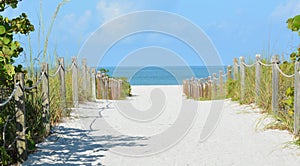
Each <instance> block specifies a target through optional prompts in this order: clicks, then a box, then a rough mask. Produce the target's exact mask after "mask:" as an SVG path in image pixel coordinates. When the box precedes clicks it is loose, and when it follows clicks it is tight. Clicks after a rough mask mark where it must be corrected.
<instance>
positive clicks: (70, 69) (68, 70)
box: [66, 63, 75, 72]
mask: <svg viewBox="0 0 300 166" xmlns="http://www.w3.org/2000/svg"><path fill="white" fill-rule="evenodd" d="M74 66H75V64H74V63H72V65H71V67H70V68H68V69H66V72H70V71H72V69H73V67H74Z"/></svg>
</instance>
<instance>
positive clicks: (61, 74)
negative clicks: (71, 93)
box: [58, 57, 66, 116]
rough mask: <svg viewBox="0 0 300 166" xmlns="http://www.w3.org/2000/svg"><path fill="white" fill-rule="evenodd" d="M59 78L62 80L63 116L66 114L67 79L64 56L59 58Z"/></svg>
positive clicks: (61, 99) (61, 105)
mask: <svg viewBox="0 0 300 166" xmlns="http://www.w3.org/2000/svg"><path fill="white" fill-rule="evenodd" d="M58 64H59V65H60V69H59V80H60V108H61V109H62V111H63V112H62V114H63V116H66V80H65V63H64V58H63V57H60V58H58Z"/></svg>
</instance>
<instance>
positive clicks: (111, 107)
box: [24, 86, 300, 166]
mask: <svg viewBox="0 0 300 166" xmlns="http://www.w3.org/2000/svg"><path fill="white" fill-rule="evenodd" d="M132 90H133V94H134V95H135V96H134V97H131V98H130V99H129V100H127V101H104V100H102V101H98V102H97V103H87V104H84V105H80V109H78V110H77V111H75V112H73V114H72V117H73V118H71V119H70V120H68V121H67V122H65V123H62V124H61V125H60V126H58V127H57V128H58V130H56V133H54V134H53V135H52V136H51V137H49V138H48V141H46V142H44V143H42V144H40V145H39V147H40V148H39V150H38V151H37V152H36V153H34V154H32V155H31V156H30V157H29V159H28V161H27V162H26V163H24V165H48V164H55V165H101V164H102V165H295V166H296V165H297V166H298V165H300V149H297V148H295V147H293V146H289V147H287V148H285V147H284V146H285V145H287V142H289V141H292V136H291V135H290V134H288V133H287V132H286V131H278V130H267V131H263V130H260V127H256V123H257V121H258V119H259V118H261V117H262V115H261V114H259V113H257V110H254V109H252V108H251V107H246V106H240V105H238V104H236V103H234V102H231V101H228V100H226V101H224V102H223V103H224V109H223V113H222V116H220V120H219V123H218V125H217V127H216V129H215V130H214V132H213V133H212V134H211V135H210V136H209V137H208V138H207V139H206V140H205V141H200V134H201V132H203V128H204V126H205V124H206V119H207V117H208V116H209V113H210V111H220V110H211V109H210V108H211V106H212V105H215V104H216V102H212V101H201V102H199V101H198V102H197V101H193V100H188V99H185V98H184V97H182V94H181V87H179V86H147V87H145V86H135V87H133V88H132ZM151 95H152V98H151V97H150V96H151ZM186 105H188V107H186ZM194 106H199V107H198V108H197V107H194ZM180 108H183V110H184V111H185V112H184V111H183V110H182V109H180ZM189 108H196V109H195V110H191V109H189ZM183 112H184V113H183ZM195 112H196V113H195ZM180 119H181V120H180Z"/></svg>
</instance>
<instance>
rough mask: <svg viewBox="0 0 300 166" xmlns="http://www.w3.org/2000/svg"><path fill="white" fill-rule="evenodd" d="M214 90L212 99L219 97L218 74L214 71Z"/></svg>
mask: <svg viewBox="0 0 300 166" xmlns="http://www.w3.org/2000/svg"><path fill="white" fill-rule="evenodd" d="M212 81H213V87H212V88H213V92H212V99H216V98H217V93H218V90H217V88H218V87H217V74H216V73H213V80H212Z"/></svg>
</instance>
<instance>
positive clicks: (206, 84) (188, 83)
mask: <svg viewBox="0 0 300 166" xmlns="http://www.w3.org/2000/svg"><path fill="white" fill-rule="evenodd" d="M233 62H234V65H233V73H232V67H231V66H228V67H227V73H226V74H222V73H223V71H220V73H219V77H218V78H217V74H216V73H213V76H209V77H207V78H200V79H197V78H192V79H189V80H183V93H184V94H185V95H186V96H187V97H188V98H193V99H209V100H211V99H221V98H223V99H224V98H225V94H226V89H225V88H224V84H225V83H224V82H223V79H222V78H223V77H224V78H226V80H230V79H233V80H239V81H240V99H241V101H243V100H244V99H245V89H246V83H245V81H246V80H245V79H246V70H245V68H252V67H254V66H255V78H254V79H255V102H256V103H258V101H259V97H260V95H262V94H260V90H261V79H262V78H261V73H262V70H261V66H264V67H270V68H272V83H271V86H272V111H273V113H274V114H278V112H279V78H280V77H279V74H280V75H282V76H283V77H285V78H293V79H294V134H296V135H297V134H299V133H300V71H299V69H300V63H299V62H295V65H294V66H295V67H294V74H291V75H289V74H286V73H284V72H283V71H282V70H281V69H280V67H279V64H280V61H279V58H278V55H276V56H273V57H272V63H270V64H268V63H263V62H262V61H261V59H260V55H259V54H257V55H256V62H254V63H253V64H246V63H245V60H244V57H240V63H239V62H238V59H237V58H235V59H234V61H233ZM232 76H233V77H232Z"/></svg>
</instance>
